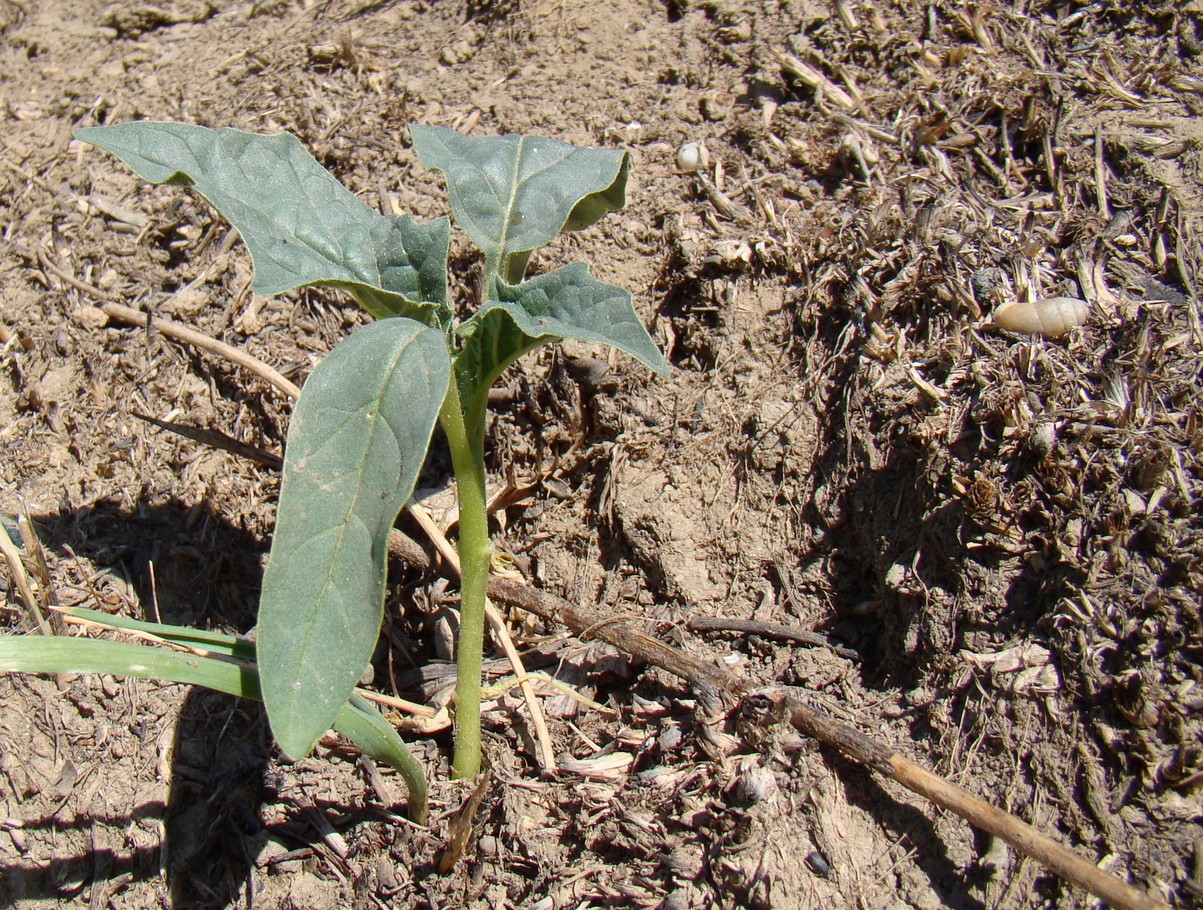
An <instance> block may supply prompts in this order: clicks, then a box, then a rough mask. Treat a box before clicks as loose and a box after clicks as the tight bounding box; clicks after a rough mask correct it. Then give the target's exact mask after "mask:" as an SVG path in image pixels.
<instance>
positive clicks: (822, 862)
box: [805, 850, 831, 878]
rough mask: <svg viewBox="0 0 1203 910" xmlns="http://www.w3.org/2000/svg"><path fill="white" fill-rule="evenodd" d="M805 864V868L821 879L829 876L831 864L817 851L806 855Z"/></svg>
mask: <svg viewBox="0 0 1203 910" xmlns="http://www.w3.org/2000/svg"><path fill="white" fill-rule="evenodd" d="M805 862H806V868H807V869H809V870H810V871H811V872H813V873H814V874H815V875H818V876H819V877H821V878H827V876H829V875H830V874H831V864H830V863H828V862H827V857H825V856H824V855H823V854H822V853H820V852H819V851H818V850H815V851H813V852H811V853H808V854H806V860H805Z"/></svg>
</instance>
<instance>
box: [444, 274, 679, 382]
mask: <svg viewBox="0 0 1203 910" xmlns="http://www.w3.org/2000/svg"><path fill="white" fill-rule="evenodd" d="M499 295H500V297H501V298H502V299H501V300H491V301H489V302H487V303H486V304H485V305H484V306H482V307H481V308H480V310H479V311H478V312H477V313H476V315H475V316H473V317H472V318H471V319H469V320H468V321H467V322H465V323H464V324H463V325H462V326H461V327H460V335H461V337H462V338H463V347H462V349H461V350H460V353H459V355H458V356H457V358H456V375H457V377H458V381H459V383H460V388H461V392H462V394H463V395H464V398H465V399H466V400H468V401H472V402H477V401H478V400H483V396H485V395H487V394H488V390H489V386H491V385H492V384H493V382H494V380H496V379H497V377H498V376H499V375H500V374H501V371H502V370H504V369H505V368H506V367H507V366H509V365H510V364H511V363H513V362H514V361H515V360H517V359H518V358H519V357H521V356H522V355H523V354H524V353H526V352H527V351H529V350H532V349H533V348H536V347H538V346H539V345H541V344H544V343H546V342H548V341H554V340H556V339H560V338H574V339H577V340H578V341H593V342H598V343H601V344H608V345H611V346H613V347H616V348H618V349H619V350H620V351H623V352H625V353H627V354H630V355H631V356H632V357H634V358H635V359H636V360H638V361H639V362H640V363H642V364H643V365H644V366H646V367H648V368H649V369H652V370H655V371H656V372H657V373H660V374H661V375H664V374H667V373H668V361H666V360H665V359H664V355H663V354H661V353H660V350H659V349H658V348H657V347H656V344H655V342H654V341H652V338H651V336H650V335H649V334H648V332H647V329H646V328H644V326H643V323H642V322H640V321H639V317H638V315H637V314H636V313H635V307H634V305H633V304H632V302H631V295H630V294H628V293H627V292H626V291H624V290H623V289H622V288H619V287H615V286H614V285H612V284H605V283H603V282H601V281H598V280H597V279H596V278H594V277H593V276H592V275H590V274H589V269H588V267H587V266H585V265H584V264H583V263H579V262H578V263H573V264H572V265H567V266H564V267H563V268H559V269H556V270H555V271H554V272H548V273H546V274H544V275H537V276H535V277H534V278H531V279H530V280H528V281H524V282H522V283H521V284H519V285H508V284H501V285H500V286H499Z"/></svg>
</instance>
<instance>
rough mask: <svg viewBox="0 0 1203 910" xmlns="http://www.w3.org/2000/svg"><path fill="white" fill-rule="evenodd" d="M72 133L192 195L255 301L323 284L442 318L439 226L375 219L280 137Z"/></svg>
mask: <svg viewBox="0 0 1203 910" xmlns="http://www.w3.org/2000/svg"><path fill="white" fill-rule="evenodd" d="M75 135H76V137H78V138H79V139H81V140H83V141H84V142H89V143H91V144H93V145H97V146H100V147H101V148H103V149H106V150H107V151H109V152H112V153H113V154H114V155H116V156H117V157H118V158H120V159H121V160H122V161H124V162H125V163H126V164H127V165H129V167H131V168H132V169H133V170H134V171H135V172H136V173H137V174H138V175H139V176H140V177H142V178H143V179H145V180H148V181H150V182H151V183H173V184H178V185H182V186H191V187H194V188H195V189H196V191H197V192H199V193H200V194H201V195H202V196H204V197H205V199H207V200H209V202H210V203H212V204H213V206H214V208H216V209H217V210H218V211H219V212H221V214H222V215H223V216H224V217H225V218H226V219H227V220H228V221H229V222H230V224H232V225H233V226H234V227H235V228H237V229H238V231H239V233H241V234H242V238H243V240H245V241H246V245H247V247H248V248H249V249H250V251H251V257H252V259H253V260H254V264H255V278H254V285H253V287H254V289H255V291H257V292H258V293H260V294H278V293H280V292H281V291H286V290H289V289H291V288H295V287H302V286H305V285H315V284H316V285H329V286H334V287H342V288H345V289H348V290H350V291H352V292H353V293H355V295H356V297H357V298H359V300H360V302H361V303H362V304H363V305H364V307H365V308H367V309H368V310H369V311H370V312H372V313H373V314H374V315H376V316H388V315H405V316H410V317H412V318H415V319H420V320H422V321H425V322H429V323H432V324H433V323H436V322H445V321H446V320H447V319H448V318H449V312H450V311H449V309H448V304H447V244H448V240H449V236H450V225H449V223H448V221H447V219H446V218H440V219H437V220H435V221H432V222H430V223H428V224H418V223H417V222H415V221H413V219H411V218H409V217H408V216H406V217H400V218H399V217H396V216H389V217H385V216H383V215H378V214H377V213H376V212H374V211H373V210H372V209H371V208H369V207H368V206H367V205H366V204H364V203H363V202H361V201H360V200H359V199H357V198H356V197H355V195H354V194H352V193H351V192H350V191H349V190H347V189H346V187H344V186H343V185H342V184H341V183H339V182H338V180H336V179H335V178H334V176H333V175H332V174H331V173H330V172H329V171H327V170H326V169H325V168H323V167H322V166H321V165H320V164H318V163H317V161H316V160H314V158H313V156H312V155H310V154H309V152H307V151H306V150H305V147H304V146H302V145H301V143H300V141H299V140H297V138H296V137H295V136H292V135H290V134H289V133H280V134H278V135H274V136H264V135H260V134H258V133H247V132H243V131H241V130H233V129H223V130H211V129H208V128H206V127H203V126H196V125H194V124H190V123H160V122H155V121H137V122H134V123H121V124H116V125H114V126H101V127H84V128H81V129H78V130H76V131H75Z"/></svg>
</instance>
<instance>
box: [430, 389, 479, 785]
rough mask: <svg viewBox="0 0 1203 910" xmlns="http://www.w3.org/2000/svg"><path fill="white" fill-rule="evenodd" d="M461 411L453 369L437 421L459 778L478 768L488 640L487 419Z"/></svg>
mask: <svg viewBox="0 0 1203 910" xmlns="http://www.w3.org/2000/svg"><path fill="white" fill-rule="evenodd" d="M481 418H482V415H479V414H470V415H466V416H465V414H464V412H463V407H462V405H461V403H460V390H459V382H458V377H457V376H456V375H455V373H454V371H453V372H452V375H451V385H450V387H449V388H448V389H447V398H446V400H445V401H444V402H443V409H442V411H441V412H440V413H439V422H440V423H441V424H442V426H443V432H444V433H446V434H447V445H448V448H449V449H450V450H451V465H452V467H453V468H454V470H455V483H456V492H457V495H458V496H459V559H460V618H459V644H458V646H457V648H456V657H455V660H456V684H455V756H454V758H453V759H452V763H451V768H452V771H453V772H454V774H455V776H456V777H472V776H474V775H475V774H476V773H477V772H478V771H479V770H480V673H481V655H482V651H483V650H484V637H485V591H486V589H487V587H488V583H489V559H490V557H491V556H492V546H491V544H490V542H489V519H488V515H487V513H486V511H485V467H484V420H483V419H481Z"/></svg>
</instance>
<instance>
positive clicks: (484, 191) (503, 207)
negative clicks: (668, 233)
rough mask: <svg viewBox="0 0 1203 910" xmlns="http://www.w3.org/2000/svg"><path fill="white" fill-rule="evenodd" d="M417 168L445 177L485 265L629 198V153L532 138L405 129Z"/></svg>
mask: <svg viewBox="0 0 1203 910" xmlns="http://www.w3.org/2000/svg"><path fill="white" fill-rule="evenodd" d="M410 134H411V135H412V136H413V140H414V148H415V149H416V150H417V152H418V157H419V159H421V161H422V164H424V165H425V166H426V167H428V168H433V169H437V170H440V171H442V172H443V175H444V176H445V177H446V178H447V192H448V195H449V196H450V199H451V213H452V215H453V216H454V217H455V220H456V221H457V222H458V223H459V225H460V227H462V228H463V229H464V231H466V232H467V234H468V236H469V237H471V238H472V241H473V242H474V243H475V244H476V245H477V246H478V247H480V248H481V250H483V251H484V253H485V256H486V257H488V259H489V260H490V261H497V262H501V263H508V262H509V259H510V257H511V256H514V255H516V254H521V253H524V252H528V251H530V250H533V249H535V248H537V247H540V246H542V245H543V244H545V243H548V242H549V241H551V240H552V239H554V238H555V237H556V235H557V234H559V233H560V232H561V231H564V230H570V231H571V230H579V229H581V228H585V227H588V226H589V225H591V224H593V223H594V222H595V221H597V220H598V219H599V218H601V217H602V216H603V215H605V214H606V213H607V212H612V211H615V210H617V209H620V208H622V206H623V205H624V204H625V201H626V183H627V162H628V157H627V153H626V152H623V151H620V150H612V149H591V148H577V147H576V146H572V145H569V144H568V143H566V142H560V141H559V140H556V139H544V138H541V137H534V136H485V137H472V136H464V135H462V134H460V133H456V132H454V131H452V130H448V129H444V128H443V127H437V126H422V125H420V124H414V125H412V126H411V127H410Z"/></svg>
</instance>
